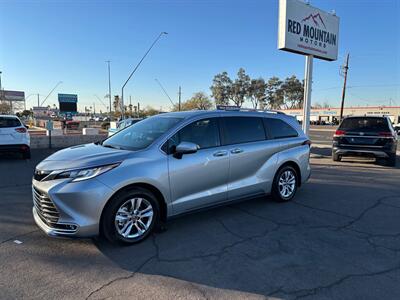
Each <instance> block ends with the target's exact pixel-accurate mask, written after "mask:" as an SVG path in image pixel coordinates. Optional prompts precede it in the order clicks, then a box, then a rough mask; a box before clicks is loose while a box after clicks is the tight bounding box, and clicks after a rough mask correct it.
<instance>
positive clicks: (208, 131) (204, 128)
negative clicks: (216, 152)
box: [167, 118, 220, 154]
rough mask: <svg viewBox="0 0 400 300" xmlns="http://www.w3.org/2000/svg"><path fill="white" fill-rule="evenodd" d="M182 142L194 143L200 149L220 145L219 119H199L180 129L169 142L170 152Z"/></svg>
mask: <svg viewBox="0 0 400 300" xmlns="http://www.w3.org/2000/svg"><path fill="white" fill-rule="evenodd" d="M181 142H191V143H194V144H196V145H198V146H199V147H200V150H201V149H207V148H213V147H218V146H219V145H220V141H219V127H218V119H217V118H210V119H203V120H198V121H195V122H193V123H191V124H189V125H187V126H186V127H184V128H182V129H181V130H179V131H178V132H177V133H176V134H174V135H173V136H172V137H171V138H170V139H169V140H168V142H167V143H168V154H171V153H173V152H174V151H175V148H176V146H177V145H178V144H179V143H181Z"/></svg>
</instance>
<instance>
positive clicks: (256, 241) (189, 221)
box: [95, 168, 400, 299]
mask: <svg viewBox="0 0 400 300" xmlns="http://www.w3.org/2000/svg"><path fill="white" fill-rule="evenodd" d="M322 170H323V171H324V170H326V169H324V168H322ZM372 172H373V171H372ZM322 174H324V173H322ZM354 174H356V173H355V172H354V173H351V174H350V173H349V174H347V175H346V178H348V177H349V176H353V180H354V181H355V183H356V181H360V182H362V181H363V180H365V178H362V177H363V176H360V175H356V176H354ZM356 177H359V178H356ZM391 180H392V179H391ZM331 181H332V180H331ZM381 184H382V185H381ZM385 184H386V183H380V182H372V183H370V184H369V185H368V187H365V184H364V185H361V184H354V185H351V184H348V180H344V179H343V177H338V178H337V180H333V181H332V182H326V183H325V182H324V181H323V180H321V178H320V176H318V178H316V179H315V180H313V179H311V182H310V183H309V184H307V185H305V186H304V187H303V188H302V189H300V190H299V192H298V194H297V196H296V199H295V201H292V202H288V203H275V202H273V201H271V200H270V199H268V198H267V199H266V198H265V197H264V198H257V199H253V200H248V201H245V202H240V203H236V204H231V205H228V206H225V207H220V208H216V209H213V210H209V211H205V212H201V213H197V214H192V215H187V216H184V217H181V218H179V219H175V220H173V221H171V222H169V223H168V224H167V225H168V230H167V231H166V232H163V233H157V234H155V235H153V236H151V237H149V238H148V239H147V240H145V241H144V242H142V243H140V244H137V245H133V246H126V247H120V246H114V245H110V244H109V243H107V242H105V241H103V240H96V241H95V244H96V245H97V247H98V248H99V250H100V251H101V252H102V253H103V254H104V255H105V256H107V257H108V258H109V259H110V260H111V261H113V262H114V263H116V264H117V265H118V266H120V267H121V268H123V269H125V270H128V271H129V272H131V274H132V278H133V277H134V275H135V276H139V277H140V276H142V275H143V274H144V275H146V276H149V275H150V276H149V277H146V278H148V280H157V279H156V278H158V276H166V277H168V278H176V279H179V280H184V281H186V282H190V283H194V284H200V285H204V286H207V287H212V288H217V289H224V290H235V291H241V292H247V293H254V294H257V295H263V296H276V297H282V298H284V299H287V298H296V297H297V296H301V295H303V294H308V293H310V295H312V294H314V293H315V292H316V291H318V292H322V293H325V292H327V293H328V294H325V296H327V295H328V298H335V297H336V298H341V296H338V295H336V296H334V295H335V294H329V293H330V289H326V290H325V289H324V288H323V287H324V286H329V285H330V284H332V285H333V286H334V285H335V283H336V282H338V283H341V281H346V280H347V278H349V279H350V278H351V276H352V275H351V274H360V277H362V276H363V275H361V274H366V275H365V276H366V278H367V277H368V276H369V275H368V274H372V275H371V276H373V274H374V272H377V273H379V271H382V270H386V269H388V270H391V269H390V268H394V266H395V265H396V264H397V262H398V260H397V259H396V251H398V250H397V249H396V248H393V249H392V250H387V249H384V248H379V247H380V246H381V245H379V244H374V243H375V241H374V242H372V239H373V238H375V237H378V236H379V234H383V235H384V234H388V235H390V234H392V231H393V230H394V231H396V230H395V229H393V228H394V227H393V226H395V224H396V223H398V220H400V206H399V207H397V208H396V209H393V208H390V207H384V206H383V202H384V201H386V200H387V201H391V203H394V202H396V203H397V202H399V203H400V197H397V196H391V194H390V195H387V196H385V195H384V194H383V193H382V192H381V190H382V188H383V185H385ZM385 197H386V198H385ZM396 197H397V198H396ZM392 198H393V199H392ZM381 202H382V203H381ZM381 204H382V205H381ZM382 209H384V211H381V210H382ZM373 213H375V215H374V214H373ZM370 214H371V215H370ZM356 225H357V226H359V227H357V226H356ZM361 225H362V226H361ZM399 225H400V224H399ZM374 226H375V227H374ZM372 228H374V229H372ZM353 229H354V231H353ZM356 230H357V231H358V232H357V231H356ZM369 231H371V233H370V232H369ZM363 232H364V233H363ZM370 234H371V236H370V237H371V239H368V237H369V235H370ZM398 234H400V232H399V231H398V230H397V231H396V232H393V237H390V238H393V242H394V240H397V235H398ZM370 242H371V243H370ZM384 246H385V247H386V245H384ZM384 246H382V247H384ZM389 248H390V247H388V249H389ZM388 272H389V271H388ZM349 274H350V275H349ZM152 276H154V277H152ZM124 280H125V279H124ZM126 280H130V279H126ZM131 280H132V281H134V279H131ZM385 280H386V279H385ZM382 281H383V280H382V279H381V278H376V282H380V283H379V284H381V283H382ZM121 284H123V285H129V281H124V283H121ZM132 284H133V283H132ZM376 284H378V283H376ZM387 284H388V286H390V287H388V288H389V290H390V288H393V287H394V285H395V284H396V283H395V281H394V280H392V279H389V280H388V282H387ZM338 285H339V284H338ZM320 287H321V290H319V288H320ZM340 288H341V287H339V289H340ZM353 292H354V291H352V292H349V293H348V294H347V296H349V295H351V293H353ZM392 292H393V293H395V292H396V291H393V290H392ZM399 292H400V291H399ZM357 293H359V294H358V296H360V297H358V298H363V297H362V296H366V295H367V293H364V292H363V289H362V288H360V289H359V290H358V291H357V292H356V294H357ZM356 294H355V295H356ZM389 294H390V293H389ZM389 294H388V295H389ZM339 295H340V294H339ZM343 295H344V294H342V296H343ZM345 295H346V293H345ZM392 295H393V294H392ZM350 298H357V296H355V297H350Z"/></svg>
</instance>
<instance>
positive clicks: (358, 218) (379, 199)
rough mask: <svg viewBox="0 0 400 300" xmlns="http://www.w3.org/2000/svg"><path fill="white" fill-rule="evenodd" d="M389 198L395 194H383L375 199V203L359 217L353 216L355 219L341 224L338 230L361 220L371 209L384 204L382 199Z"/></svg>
mask: <svg viewBox="0 0 400 300" xmlns="http://www.w3.org/2000/svg"><path fill="white" fill-rule="evenodd" d="M388 198H393V196H383V197H380V198H378V199H376V200H375V203H374V204H372V205H370V206H368V207H367V208H365V209H364V210H363V211H362V212H361V213H360V214H359V215H358V216H357V217H355V218H353V220H351V221H349V222H348V223H347V224H345V225H342V226H339V227H338V230H340V229H346V228H348V227H350V226H351V225H353V224H354V223H356V222H358V221H360V220H361V219H362V218H363V217H364V216H365V215H366V214H367V213H368V212H369V211H370V210H373V209H374V208H376V207H378V206H379V205H381V204H382V201H383V200H385V199H388Z"/></svg>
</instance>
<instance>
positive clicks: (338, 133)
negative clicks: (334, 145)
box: [335, 129, 346, 136]
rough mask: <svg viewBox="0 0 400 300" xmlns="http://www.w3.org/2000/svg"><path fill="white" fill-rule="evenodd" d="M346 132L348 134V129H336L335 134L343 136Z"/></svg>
mask: <svg viewBox="0 0 400 300" xmlns="http://www.w3.org/2000/svg"><path fill="white" fill-rule="evenodd" d="M345 134H346V131H344V130H340V129H338V130H336V131H335V136H342V135H345Z"/></svg>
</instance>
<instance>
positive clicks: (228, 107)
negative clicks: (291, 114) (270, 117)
mask: <svg viewBox="0 0 400 300" xmlns="http://www.w3.org/2000/svg"><path fill="white" fill-rule="evenodd" d="M217 110H225V111H249V112H263V113H272V114H280V115H285V113H284V112H281V111H278V110H272V109H256V108H246V107H239V106H234V105H217Z"/></svg>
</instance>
